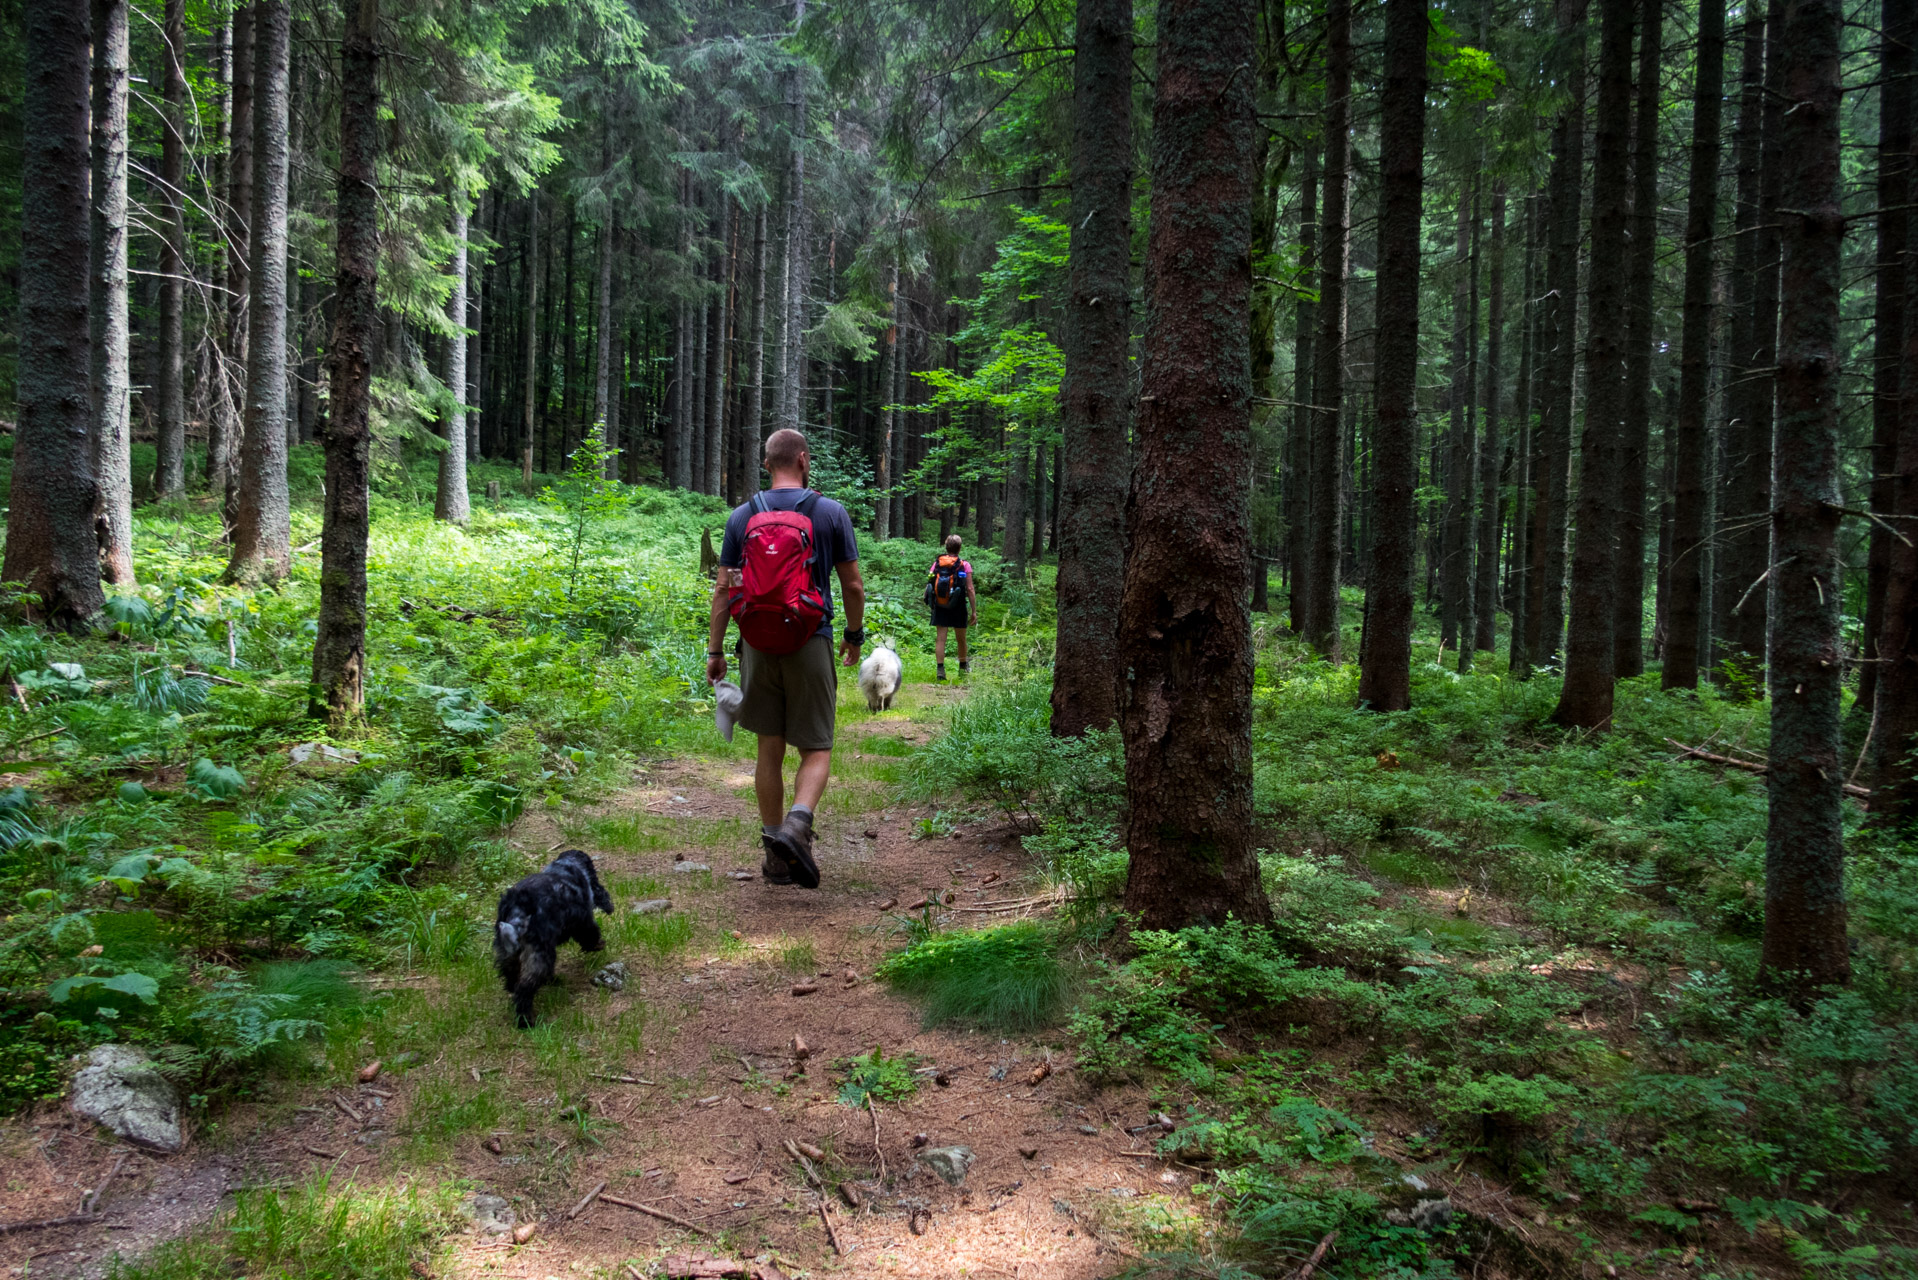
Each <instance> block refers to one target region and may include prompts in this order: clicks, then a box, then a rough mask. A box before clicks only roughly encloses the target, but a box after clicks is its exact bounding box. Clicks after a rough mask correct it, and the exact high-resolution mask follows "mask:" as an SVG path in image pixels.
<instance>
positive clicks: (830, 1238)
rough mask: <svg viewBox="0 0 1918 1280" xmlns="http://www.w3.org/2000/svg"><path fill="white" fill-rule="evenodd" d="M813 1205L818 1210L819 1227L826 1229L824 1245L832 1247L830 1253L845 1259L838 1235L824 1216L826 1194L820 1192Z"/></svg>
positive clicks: (830, 1220)
mask: <svg viewBox="0 0 1918 1280" xmlns="http://www.w3.org/2000/svg"><path fill="white" fill-rule="evenodd" d="M815 1205H816V1207H817V1208H818V1210H819V1222H820V1225H821V1226H823V1227H825V1228H826V1243H827V1244H829V1245H831V1246H832V1251H833V1252H834V1253H836V1254H838V1255H839V1256H840V1257H842V1258H843V1257H845V1256H846V1251H845V1250H844V1249H843V1248H841V1247H840V1244H839V1233H838V1232H836V1231H834V1230H833V1229H832V1219H831V1218H828V1217H827V1216H826V1193H825V1192H823V1191H822V1192H820V1193H819V1199H818V1200H817V1201H816V1202H815Z"/></svg>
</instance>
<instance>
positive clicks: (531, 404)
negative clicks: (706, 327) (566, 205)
mask: <svg viewBox="0 0 1918 1280" xmlns="http://www.w3.org/2000/svg"><path fill="white" fill-rule="evenodd" d="M521 261H522V262H523V263H524V264H525V269H524V270H523V271H521V273H520V275H521V276H522V278H523V282H522V286H521V287H522V288H524V289H525V291H526V319H525V321H524V324H523V327H524V328H525V330H526V371H525V375H524V376H525V381H526V385H525V388H524V390H525V392H526V403H525V414H526V416H525V418H524V420H523V421H522V422H521V424H520V446H519V481H520V485H521V487H522V488H524V489H525V490H526V492H527V493H531V492H532V491H533V432H534V431H536V430H538V422H537V419H538V401H539V270H538V265H539V192H538V191H534V192H533V193H532V194H531V195H530V196H528V197H527V199H526V255H525V257H524V258H522V259H521ZM674 372H675V373H677V372H678V370H677V368H675V370H674Z"/></svg>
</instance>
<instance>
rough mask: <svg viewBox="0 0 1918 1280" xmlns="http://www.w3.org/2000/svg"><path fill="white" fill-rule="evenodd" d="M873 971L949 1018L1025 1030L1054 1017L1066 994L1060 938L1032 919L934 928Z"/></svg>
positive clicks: (941, 1019)
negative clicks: (991, 926) (987, 925)
mask: <svg viewBox="0 0 1918 1280" xmlns="http://www.w3.org/2000/svg"><path fill="white" fill-rule="evenodd" d="M874 976H876V977H879V978H882V979H884V980H885V981H886V982H888V983H890V984H892V986H893V987H894V988H896V989H897V990H899V991H901V992H903V993H904V994H906V995H909V996H912V997H914V998H915V999H918V1000H921V1001H923V1002H924V1004H925V1006H926V1025H927V1026H938V1025H941V1024H943V1023H948V1022H958V1023H964V1024H967V1025H971V1026H980V1027H990V1028H993V1029H996V1030H1005V1031H1030V1030H1032V1029H1034V1028H1037V1027H1043V1026H1048V1025H1050V1024H1051V1023H1053V1022H1054V1021H1056V1020H1057V1018H1058V1015H1059V1010H1060V1007H1061V1005H1062V1004H1063V1002H1064V999H1065V995H1066V985H1067V984H1066V973H1065V969H1064V967H1063V966H1062V965H1061V964H1060V963H1059V957H1058V939H1057V938H1056V937H1054V936H1053V934H1052V932H1051V931H1050V930H1048V929H1046V928H1044V927H1042V926H1040V925H1038V924H1035V923H1033V922H1031V921H1020V922H1019V923H1016V924H1008V925H1002V926H1000V927H998V928H996V929H981V930H977V931H972V930H966V931H955V932H949V933H937V934H933V935H932V936H930V937H928V938H926V939H924V940H923V941H921V942H918V943H915V944H914V945H912V946H910V947H908V948H907V949H906V950H904V951H901V952H898V953H896V954H894V955H892V956H889V957H887V958H886V960H885V961H884V962H883V963H882V964H881V965H880V966H879V968H878V969H877V970H876V971H875V974H874Z"/></svg>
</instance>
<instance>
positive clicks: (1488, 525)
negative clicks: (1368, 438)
mask: <svg viewBox="0 0 1918 1280" xmlns="http://www.w3.org/2000/svg"><path fill="white" fill-rule="evenodd" d="M1491 219H1492V245H1491V251H1490V254H1489V256H1490V258H1491V263H1490V265H1489V267H1488V268H1487V271H1486V277H1487V279H1486V295H1487V297H1486V304H1485V394H1484V399H1483V401H1482V403H1483V405H1484V414H1485V426H1484V428H1483V430H1482V432H1481V434H1480V439H1479V455H1478V492H1479V513H1478V568H1477V570H1476V575H1477V576H1476V577H1475V578H1474V580H1473V586H1472V593H1473V596H1474V597H1475V599H1476V605H1475V607H1474V609H1473V611H1472V612H1473V616H1474V619H1475V621H1476V624H1477V625H1476V627H1475V629H1474V633H1473V636H1472V647H1473V648H1474V649H1475V650H1478V651H1479V652H1482V653H1490V652H1491V651H1492V650H1494V649H1496V648H1497V647H1498V565H1499V554H1498V552H1499V531H1500V529H1501V527H1502V524H1501V513H1500V509H1499V491H1500V489H1501V488H1502V487H1503V486H1501V485H1500V483H1499V460H1500V458H1501V456H1502V451H1503V448H1504V446H1503V444H1502V443H1501V442H1500V440H1499V399H1500V397H1501V396H1502V395H1503V394H1504V389H1505V388H1504V378H1503V376H1502V375H1503V365H1504V358H1505V184H1504V182H1502V181H1495V182H1494V183H1493V184H1492V209H1491Z"/></svg>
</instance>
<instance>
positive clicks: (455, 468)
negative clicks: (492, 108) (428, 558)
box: [433, 187, 473, 524]
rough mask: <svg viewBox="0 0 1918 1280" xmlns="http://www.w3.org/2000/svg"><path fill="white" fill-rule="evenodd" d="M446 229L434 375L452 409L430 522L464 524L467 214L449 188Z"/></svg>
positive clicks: (467, 514) (468, 510)
mask: <svg viewBox="0 0 1918 1280" xmlns="http://www.w3.org/2000/svg"><path fill="white" fill-rule="evenodd" d="M446 206H447V212H448V214H449V215H450V216H451V225H450V226H449V228H448V229H449V230H450V231H451V232H452V235H453V262H452V275H453V288H452V290H451V291H450V292H449V293H448V294H447V296H446V323H447V324H448V325H449V326H450V327H451V328H452V330H453V332H452V334H451V336H449V337H448V338H447V340H446V364H445V367H444V368H443V369H442V370H441V374H440V376H441V377H442V378H443V379H444V380H445V382H446V389H447V390H448V391H451V392H452V393H453V401H454V403H453V408H452V411H451V412H449V413H448V414H447V415H446V419H445V421H444V422H442V423H441V424H440V439H441V440H442V441H444V442H445V444H446V448H445V449H444V450H443V451H442V452H441V453H440V470H439V484H438V487H437V488H436V490H435V491H434V494H433V518H434V519H436V520H446V521H449V522H451V523H453V524H465V523H466V522H467V520H469V519H471V518H472V514H473V512H472V505H471V500H470V498H469V497H468V496H467V492H466V339H465V337H464V336H463V334H462V330H464V329H465V328H466V284H467V261H468V260H467V252H466V233H467V219H468V216H469V215H468V212H467V207H466V192H464V191H462V190H460V189H459V188H458V187H454V188H453V189H452V190H450V191H448V192H447V194H446Z"/></svg>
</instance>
